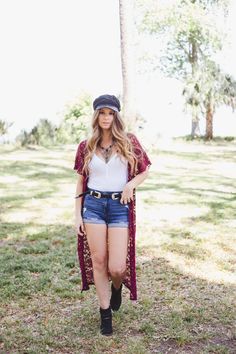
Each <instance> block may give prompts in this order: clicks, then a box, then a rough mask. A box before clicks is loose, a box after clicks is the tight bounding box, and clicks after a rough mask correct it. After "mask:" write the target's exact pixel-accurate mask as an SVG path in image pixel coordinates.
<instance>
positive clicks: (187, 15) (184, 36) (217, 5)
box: [142, 0, 228, 137]
mask: <svg viewBox="0 0 236 354" xmlns="http://www.w3.org/2000/svg"><path fill="white" fill-rule="evenodd" d="M148 3H149V7H146V10H145V16H144V18H143V25H142V28H143V30H145V31H147V32H148V33H151V34H154V35H156V34H159V35H162V36H164V38H165V45H164V50H163V55H162V56H161V59H160V65H159V68H160V69H161V70H162V71H163V72H164V73H165V74H166V75H167V76H169V77H175V78H177V79H178V80H181V81H182V82H183V85H184V90H183V93H184V94H185V97H186V105H187V106H188V107H190V108H191V115H192V129H191V135H192V136H193V137H194V136H195V135H199V133H200V131H199V119H200V115H201V110H202V107H203V104H202V103H203V101H206V99H207V97H204V95H203V93H206V92H205V91H201V89H202V87H203V86H202V85H201V84H200V83H199V80H200V81H203V82H205V83H206V82H208V85H209V84H213V81H212V80H209V75H208V73H207V71H204V72H203V70H202V69H203V68H205V67H206V65H207V63H208V62H209V61H210V59H211V58H213V57H214V55H215V53H217V52H218V51H219V50H220V49H222V43H223V39H224V38H225V33H224V32H223V31H222V28H220V26H217V25H216V22H217V19H219V18H220V16H219V13H220V14H221V18H223V17H224V16H225V13H226V10H227V4H228V1H226V0H225V1H216V0H215V1H213V0H212V1H210V0H209V1H207V0H179V1H175V2H174V4H173V5H171V6H169V7H166V6H165V7H163V6H160V3H161V1H160V2H156V1H150V2H148ZM150 5H151V6H150ZM146 6H147V4H146ZM216 11H218V12H217V13H218V17H216ZM218 22H220V21H218ZM204 75H206V77H205V78H204V77H203V76H204ZM186 93H187V94H186ZM206 94H207V93H206Z"/></svg>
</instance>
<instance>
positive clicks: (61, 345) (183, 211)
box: [0, 142, 236, 354]
mask: <svg viewBox="0 0 236 354" xmlns="http://www.w3.org/2000/svg"><path fill="white" fill-rule="evenodd" d="M157 145H158V144H157ZM75 150H76V147H75V146H63V147H54V148H52V149H46V148H42V147H40V148H31V149H19V150H17V149H15V148H14V147H8V146H2V147H0V162H1V163H0V198H1V202H0V222H1V225H0V246H1V248H0V272H1V276H0V289H1V290H0V304H1V307H0V318H1V326H0V331H1V332H0V353H1V354H8V353H9V354H12V353H78V354H83V353H84V354H88V353H89V354H90V353H91V354H99V353H109V354H110V353H122V354H123V353H124V354H126V353H127V354H131V353H132V354H147V353H178V354H179V353H197V354H199V353H202V354H203V353H222V354H223V353H235V352H236V327H235V322H236V291H235V290H236V242H235V239H236V168H235V162H236V145H235V143H233V142H231V143H230V142H225V143H208V144H206V143H205V144H204V143H202V142H196V143H191V142H188V143H183V142H175V143H173V144H170V145H169V146H167V145H164V144H160V145H159V148H158V149H157V151H156V153H154V152H153V154H151V158H152V161H153V165H152V169H151V172H150V177H149V178H148V180H146V181H145V183H144V184H143V185H142V186H140V187H139V188H138V191H137V202H138V206H137V280H138V301H136V302H131V301H130V300H129V293H128V291H127V289H124V301H123V305H122V308H121V310H120V311H119V312H118V313H115V314H114V320H113V324H114V325H113V327H114V335H113V336H112V337H109V338H106V337H104V336H101V335H100V333H99V312H98V304H97V299H96V294H95V288H94V287H91V290H90V291H88V292H83V293H82V294H81V292H80V287H81V284H80V276H79V267H78V261H77V255H76V235H75V231H74V229H73V220H74V198H73V197H74V193H75V184H76V174H75V173H74V171H73V170H72V167H73V160H74V154H75Z"/></svg>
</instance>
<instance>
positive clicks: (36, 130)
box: [16, 119, 56, 146]
mask: <svg viewBox="0 0 236 354" xmlns="http://www.w3.org/2000/svg"><path fill="white" fill-rule="evenodd" d="M16 141H18V142H20V144H21V145H22V146H26V145H31V144H32V145H50V144H52V143H54V142H55V141H56V126H55V125H54V124H52V123H51V122H50V121H49V120H48V119H40V121H39V123H38V124H37V125H35V126H34V127H33V128H32V129H31V131H30V132H27V131H25V130H23V131H22V132H21V133H20V134H19V136H18V137H17V138H16Z"/></svg>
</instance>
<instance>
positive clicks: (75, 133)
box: [57, 94, 92, 144]
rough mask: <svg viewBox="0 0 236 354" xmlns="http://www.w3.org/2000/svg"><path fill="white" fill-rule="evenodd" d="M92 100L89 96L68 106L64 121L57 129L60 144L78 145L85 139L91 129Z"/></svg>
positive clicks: (78, 99) (86, 95)
mask: <svg viewBox="0 0 236 354" xmlns="http://www.w3.org/2000/svg"><path fill="white" fill-rule="evenodd" d="M91 106H92V98H91V96H90V95H88V94H83V95H81V96H80V97H78V98H77V99H76V100H75V102H73V103H71V104H68V105H67V106H66V110H65V112H64V116H63V119H62V121H61V123H60V125H59V127H58V129H57V141H58V142H59V143H63V144H65V143H69V144H75V143H78V142H79V141H80V140H81V139H83V138H85V136H86V135H87V132H88V130H89V128H90V121H91V115H92V110H91Z"/></svg>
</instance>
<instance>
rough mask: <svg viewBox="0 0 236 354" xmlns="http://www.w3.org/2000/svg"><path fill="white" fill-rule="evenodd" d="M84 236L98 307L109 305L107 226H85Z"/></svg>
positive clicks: (103, 307)
mask: <svg viewBox="0 0 236 354" xmlns="http://www.w3.org/2000/svg"><path fill="white" fill-rule="evenodd" d="M85 230H86V235H87V239H88V244H89V249H90V252H91V258H92V263H93V276H94V282H95V286H96V292H97V295H98V300H99V303H100V307H101V308H102V309H107V308H108V307H109V305H110V289H109V280H108V272H107V262H108V257H107V226H106V225H105V224H85Z"/></svg>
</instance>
